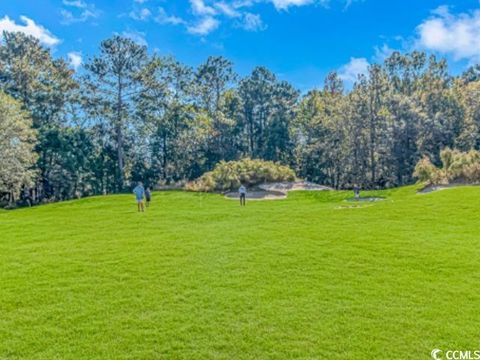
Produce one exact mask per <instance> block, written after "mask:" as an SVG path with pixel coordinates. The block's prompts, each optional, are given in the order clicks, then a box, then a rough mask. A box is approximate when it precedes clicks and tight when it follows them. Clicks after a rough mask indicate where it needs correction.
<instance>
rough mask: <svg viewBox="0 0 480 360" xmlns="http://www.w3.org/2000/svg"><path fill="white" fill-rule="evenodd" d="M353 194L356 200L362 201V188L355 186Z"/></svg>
mask: <svg viewBox="0 0 480 360" xmlns="http://www.w3.org/2000/svg"><path fill="white" fill-rule="evenodd" d="M353 194H354V195H355V199H357V200H358V199H360V187H359V186H358V185H357V184H355V185H354V186H353Z"/></svg>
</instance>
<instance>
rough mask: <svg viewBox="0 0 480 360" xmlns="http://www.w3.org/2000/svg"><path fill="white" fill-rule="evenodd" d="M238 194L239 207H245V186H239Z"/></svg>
mask: <svg viewBox="0 0 480 360" xmlns="http://www.w3.org/2000/svg"><path fill="white" fill-rule="evenodd" d="M238 194H239V195H240V206H245V199H246V197H247V188H246V187H245V186H243V184H242V185H240V188H239V189H238Z"/></svg>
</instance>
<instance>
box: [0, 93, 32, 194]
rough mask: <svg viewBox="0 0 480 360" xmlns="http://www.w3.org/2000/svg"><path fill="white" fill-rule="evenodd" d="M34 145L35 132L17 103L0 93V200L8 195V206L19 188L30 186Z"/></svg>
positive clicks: (29, 120)
mask: <svg viewBox="0 0 480 360" xmlns="http://www.w3.org/2000/svg"><path fill="white" fill-rule="evenodd" d="M35 142H36V132H35V131H34V130H33V129H32V119H31V118H30V116H29V115H28V113H27V112H26V111H24V110H22V108H21V103H20V102H19V101H16V100H15V99H13V98H12V97H10V96H8V95H6V94H5V93H4V92H2V91H0V197H1V195H5V194H8V196H9V201H10V202H11V201H13V200H14V199H16V198H17V197H18V195H19V192H20V190H21V188H22V186H32V184H33V180H34V176H35V171H34V170H33V165H34V164H35V161H36V159H37V154H36V153H35V152H34V146H35Z"/></svg>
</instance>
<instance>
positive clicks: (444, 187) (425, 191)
mask: <svg viewBox="0 0 480 360" xmlns="http://www.w3.org/2000/svg"><path fill="white" fill-rule="evenodd" d="M464 186H480V185H479V184H462V183H457V184H445V185H429V186H427V187H425V188H423V189H422V190H419V191H418V193H419V194H428V193H431V192H434V191H440V190H448V189H453V188H457V187H464Z"/></svg>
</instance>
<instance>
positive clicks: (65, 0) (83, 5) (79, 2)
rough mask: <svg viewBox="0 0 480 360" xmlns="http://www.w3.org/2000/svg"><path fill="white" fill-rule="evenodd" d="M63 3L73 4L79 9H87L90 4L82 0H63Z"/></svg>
mask: <svg viewBox="0 0 480 360" xmlns="http://www.w3.org/2000/svg"><path fill="white" fill-rule="evenodd" d="M62 3H63V5H65V6H73V7H76V8H79V9H86V8H87V7H88V5H87V4H86V3H85V2H84V1H82V0H63V1H62Z"/></svg>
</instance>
